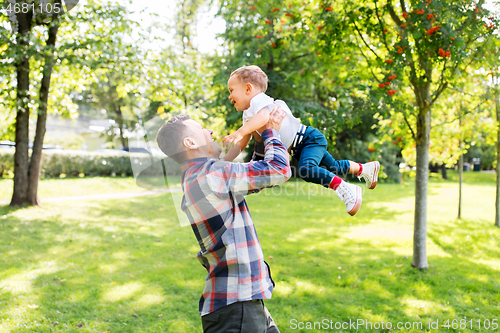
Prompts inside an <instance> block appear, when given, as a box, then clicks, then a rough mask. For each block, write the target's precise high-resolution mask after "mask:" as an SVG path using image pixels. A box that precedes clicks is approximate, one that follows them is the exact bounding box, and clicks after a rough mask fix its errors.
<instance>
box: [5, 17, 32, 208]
mask: <svg viewBox="0 0 500 333" xmlns="http://www.w3.org/2000/svg"><path fill="white" fill-rule="evenodd" d="M31 18H32V13H31V12H28V13H22V12H21V13H19V14H17V20H18V26H19V32H18V33H17V38H16V39H17V47H18V48H19V51H18V52H19V55H20V57H19V60H18V61H17V63H16V74H17V97H16V108H17V115H16V152H15V153H14V192H13V194H12V200H11V202H10V205H11V206H20V205H22V204H24V203H25V202H26V201H27V188H28V186H27V185H28V149H29V117H30V110H29V100H30V97H29V94H28V92H29V87H30V64H29V62H30V56H29V52H28V49H29V36H30V32H31Z"/></svg>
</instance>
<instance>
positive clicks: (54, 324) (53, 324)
mask: <svg viewBox="0 0 500 333" xmlns="http://www.w3.org/2000/svg"><path fill="white" fill-rule="evenodd" d="M57 324H59V322H58V321H55V322H53V323H52V324H51V325H52V326H56V325H57Z"/></svg>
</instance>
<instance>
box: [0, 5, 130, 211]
mask: <svg viewBox="0 0 500 333" xmlns="http://www.w3.org/2000/svg"><path fill="white" fill-rule="evenodd" d="M75 2H77V1H65V4H66V5H67V6H66V8H65V9H64V8H63V7H62V2H61V0H52V1H48V2H47V1H35V2H34V3H33V4H34V6H31V5H30V4H31V3H32V2H31V1H27V0H26V1H25V0H19V1H17V2H16V6H12V7H10V9H11V14H13V15H10V18H11V19H12V25H13V28H14V29H13V31H14V33H13V34H12V36H9V35H8V34H7V33H6V32H5V29H3V27H2V29H1V30H0V31H1V36H2V41H6V42H7V43H8V44H7V45H8V48H7V51H5V52H2V53H0V54H1V56H2V58H3V59H2V62H3V63H4V64H7V66H11V67H13V68H14V70H15V72H16V80H17V85H16V88H15V91H16V93H17V94H16V98H15V103H14V105H15V109H16V112H17V115H16V121H15V140H16V152H15V155H14V164H15V165H14V192H13V195H12V200H11V205H13V206H18V205H22V204H31V205H36V204H38V199H37V188H38V180H39V177H40V162H41V156H42V155H41V151H42V147H43V139H44V135H45V122H46V117H47V111H48V108H49V107H50V99H49V95H50V87H51V83H52V82H51V81H52V75H53V72H54V69H56V70H60V67H58V66H56V64H57V65H62V66H67V65H71V66H72V67H71V66H70V68H72V69H74V70H75V71H74V72H73V74H76V75H73V76H74V77H71V78H70V80H69V81H70V83H69V84H67V85H69V86H75V85H76V84H74V81H75V78H88V77H89V76H91V75H92V74H91V68H90V67H89V66H88V64H89V63H92V62H93V63H95V62H96V60H95V59H97V60H98V59H99V55H100V54H101V51H100V50H102V49H99V47H100V46H102V45H103V41H105V40H106V38H109V37H108V36H110V35H112V34H113V31H114V30H113V27H112V24H111V23H113V22H115V21H120V19H121V18H122V17H123V15H125V14H126V12H125V8H124V7H123V6H119V5H116V4H114V3H107V4H106V5H101V4H100V3H99V2H95V1H89V6H87V7H83V8H82V10H81V11H79V12H77V13H76V14H75V17H74V19H75V22H76V23H75V22H73V21H71V20H69V19H68V17H67V15H64V16H63V15H62V14H63V13H65V12H67V11H68V10H69V9H71V6H73V5H74V3H75ZM9 3H10V2H9ZM70 3H73V4H72V5H71V6H70V5H69V4H70ZM2 5H3V6H2V7H3V8H4V9H7V10H8V9H9V7H8V6H7V4H6V3H5V2H4V3H2ZM17 5H19V6H17ZM39 5H42V6H41V7H40V6H39ZM49 5H51V8H53V10H52V11H49V10H47V8H48V7H47V6H49ZM23 6H24V7H23ZM16 8H17V9H16ZM19 8H21V9H23V8H25V9H26V10H19ZM39 8H42V9H44V8H45V11H40V10H39ZM54 8H58V9H60V10H59V11H56V10H54ZM3 20H4V21H5V17H4V18H3ZM80 28H82V29H84V30H85V33H80V34H77V33H75V34H74V35H72V36H71V37H70V38H66V37H68V35H71V32H70V31H71V30H72V32H75V31H77V30H78V29H80ZM61 30H63V32H64V34H63V36H64V37H65V38H63V39H62V41H60V42H58V43H56V40H57V36H58V32H59V31H61ZM99 30H100V31H99ZM103 32H104V33H103ZM107 32H109V33H108V34H106V33H107ZM45 35H46V36H47V37H46V38H45V40H43V39H42V38H43V36H45ZM75 36H79V38H75ZM97 62H98V61H97ZM33 65H35V66H33ZM40 69H41V70H40ZM89 72H90V73H89ZM35 74H36V75H35ZM38 76H41V77H42V78H41V80H40V81H39V82H37V81H34V80H33V78H34V77H38ZM59 76H61V77H63V78H67V77H66V76H64V74H61V75H59ZM6 77H7V79H8V81H7V86H10V88H12V86H13V83H14V82H13V81H12V80H13V77H12V76H8V75H7V76H6ZM71 82H73V83H71ZM33 87H39V93H38V97H37V95H36V94H35V93H34V92H33ZM1 96H2V97H5V98H6V99H7V103H3V104H4V105H5V104H9V103H8V99H9V97H10V96H8V95H5V94H4V95H1ZM32 106H35V107H36V109H37V129H36V136H35V139H34V143H33V150H32V154H31V159H30V158H29V151H28V145H29V117H30V111H31V109H32Z"/></svg>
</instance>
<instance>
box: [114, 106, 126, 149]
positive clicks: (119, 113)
mask: <svg viewBox="0 0 500 333" xmlns="http://www.w3.org/2000/svg"><path fill="white" fill-rule="evenodd" d="M118 103H119V102H118ZM115 112H116V115H117V120H118V127H119V131H120V141H121V143H122V146H123V148H127V147H128V144H127V143H126V141H125V137H124V136H123V127H124V126H123V113H122V107H121V106H120V105H118V106H117V107H116V111H115Z"/></svg>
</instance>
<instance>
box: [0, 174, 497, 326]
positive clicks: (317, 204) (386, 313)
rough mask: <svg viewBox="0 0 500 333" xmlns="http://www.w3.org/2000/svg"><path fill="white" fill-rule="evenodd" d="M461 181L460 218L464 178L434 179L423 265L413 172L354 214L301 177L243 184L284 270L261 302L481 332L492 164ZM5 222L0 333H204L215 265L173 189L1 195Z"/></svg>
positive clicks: (487, 298)
mask: <svg viewBox="0 0 500 333" xmlns="http://www.w3.org/2000/svg"><path fill="white" fill-rule="evenodd" d="M469 175H470V176H474V179H469V178H468V177H469ZM96 179H97V180H98V181H97V183H99V184H111V185H108V186H104V187H105V188H107V189H109V187H110V186H111V187H113V189H116V188H121V189H124V190H125V189H127V191H129V190H130V191H138V190H140V189H139V188H134V187H133V179H132V180H131V179H123V178H121V179H120V178H96ZM4 181H5V180H2V181H0V186H6V185H5V183H2V182H4ZM89 181H93V178H91V179H90V180H89V179H70V180H44V181H42V183H41V188H43V187H44V186H46V188H50V187H53V186H55V189H56V188H59V189H62V188H67V189H69V190H70V189H71V188H78V191H80V189H82V191H83V189H85V188H87V190H85V191H86V192H85V193H84V194H89V193H92V191H96V192H97V190H96V189H98V190H99V192H102V191H103V190H104V188H103V187H101V186H100V185H99V186H97V187H96V186H94V185H92V186H89V183H88V182H89ZM465 181H466V183H465V185H464V193H463V219H462V220H456V213H457V200H458V193H457V192H458V186H457V185H456V184H455V183H453V182H452V181H441V180H438V179H436V180H434V178H433V180H432V181H431V185H430V187H429V219H428V235H429V238H428V243H427V245H428V246H427V250H428V258H429V264H430V268H429V269H428V270H427V271H425V272H420V271H418V270H415V269H413V268H411V266H410V264H411V255H412V233H413V202H414V197H413V195H414V187H413V185H409V186H402V185H397V184H379V185H378V186H377V188H376V189H375V190H374V191H365V193H364V197H363V206H362V207H361V210H360V212H359V213H358V214H357V215H356V216H355V217H350V216H349V215H347V213H346V212H345V208H344V207H343V204H342V202H341V201H340V200H339V199H338V198H337V197H336V196H335V195H334V194H333V193H332V192H328V191H326V190H325V191H319V190H320V188H319V187H317V186H315V185H309V184H306V183H304V182H303V181H299V180H293V179H292V180H290V181H289V182H287V183H286V184H285V185H283V186H281V187H280V188H274V189H266V190H265V191H263V192H261V193H260V194H257V195H251V196H248V197H247V201H248V205H249V207H250V211H251V213H252V216H253V218H254V221H255V224H256V227H257V232H258V234H259V239H260V241H261V244H262V247H263V251H264V254H265V257H266V260H267V261H268V262H269V264H270V265H271V269H272V273H273V278H274V280H275V282H276V289H275V292H274V294H273V298H272V299H271V300H268V301H266V306H267V307H268V309H269V310H270V312H271V314H272V315H273V317H274V319H275V320H276V322H277V324H278V326H279V327H280V330H281V332H283V333H284V332H321V331H330V332H381V331H382V330H380V329H378V330H376V329H365V328H364V326H363V327H361V326H360V327H359V329H331V330H319V329H316V330H315V329H309V330H306V329H302V330H301V329H292V328H293V323H297V325H298V323H299V322H321V321H322V320H324V319H327V320H328V321H330V320H331V321H333V322H334V323H335V322H348V321H349V320H351V321H356V320H358V319H359V320H365V321H370V322H372V323H379V322H381V321H382V320H383V321H384V323H387V322H391V323H392V324H393V331H396V332H422V331H429V332H431V331H432V332H437V331H443V332H445V331H448V332H470V331H479V329H478V328H477V327H478V320H480V321H481V325H483V324H484V323H485V322H483V321H485V320H490V322H489V323H490V324H491V323H492V322H491V320H493V319H497V321H496V322H497V323H498V321H500V314H499V311H498V308H499V304H500V293H499V290H500V229H499V228H496V227H494V226H493V221H494V197H495V186H494V184H495V175H494V174H480V176H478V175H477V174H473V173H467V174H465ZM46 182H47V183H46ZM56 185H57V186H56ZM55 189H54V190H55ZM74 191H76V189H75V190H74ZM57 192H58V191H56V192H50V191H48V190H47V192H45V193H46V195H47V196H60V195H61V194H59V193H57ZM2 193H3V192H2ZM52 193H56V194H52ZM79 194H80V193H79ZM2 195H4V194H2ZM0 233H1V237H0V253H1V257H0V262H1V266H0V332H186V333H193V332H201V320H200V318H199V316H198V300H199V297H200V295H201V291H202V289H203V285H204V278H205V275H206V273H205V270H204V269H203V267H202V266H201V265H200V264H199V262H198V261H197V260H196V258H195V255H196V253H197V251H198V250H199V248H198V246H197V243H196V239H195V237H194V235H193V233H192V231H191V229H190V228H189V227H183V228H181V227H180V226H179V222H178V220H177V218H176V211H175V209H174V206H173V204H172V200H171V199H170V194H164V195H156V196H151V197H138V198H135V199H126V200H123V199H122V200H106V201H79V202H75V201H73V202H61V203H46V204H44V205H42V206H40V207H31V208H21V209H13V208H10V207H8V206H3V207H0ZM464 318H467V319H466V320H467V325H468V327H470V325H471V322H470V321H469V320H471V319H472V320H473V322H472V324H473V329H470V328H466V329H464V328H462V329H460V328H458V329H453V328H449V329H448V328H443V327H439V330H437V329H436V330H428V329H427V328H428V324H429V323H430V322H435V321H436V320H439V325H443V324H444V323H445V321H446V320H447V319H450V322H449V323H450V324H452V320H453V319H456V320H461V319H464ZM294 320H296V321H294ZM398 322H402V323H407V325H411V323H422V325H423V327H424V330H420V329H416V328H415V329H397V328H396V327H395V325H396V324H397V323H398ZM408 323H410V324H408ZM415 325H417V324H415ZM499 325H500V324H499ZM78 326H81V327H78ZM482 327H483V326H482ZM499 330H500V328H499ZM483 331H484V329H483ZM490 331H491V329H490Z"/></svg>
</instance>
